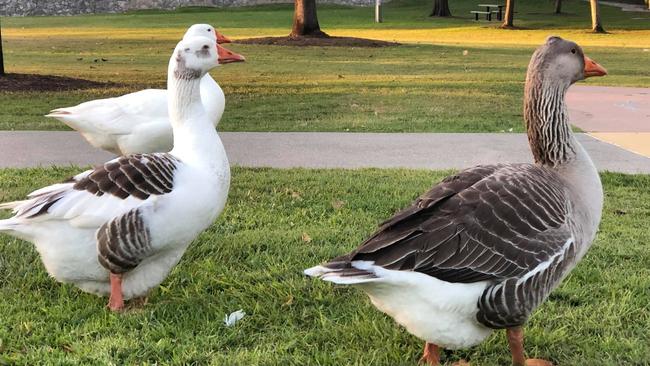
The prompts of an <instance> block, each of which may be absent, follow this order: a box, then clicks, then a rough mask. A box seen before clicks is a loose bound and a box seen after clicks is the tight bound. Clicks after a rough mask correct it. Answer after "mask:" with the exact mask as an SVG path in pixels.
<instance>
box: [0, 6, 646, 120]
mask: <svg viewBox="0 0 650 366" xmlns="http://www.w3.org/2000/svg"><path fill="white" fill-rule="evenodd" d="M430 3H431V2H430V1H424V0H418V1H416V2H413V1H404V0H396V1H393V2H390V3H388V4H387V5H386V6H385V7H386V9H385V19H386V21H385V23H382V24H375V23H373V22H372V8H358V7H342V6H325V5H319V13H318V14H319V20H320V24H321V26H322V28H323V29H324V30H325V31H327V32H329V33H330V34H333V35H344V36H355V37H365V38H374V39H384V40H395V41H398V42H402V43H404V45H402V46H399V47H387V48H372V49H369V48H345V47H344V48H323V47H304V48H299V47H281V46H260V45H242V44H233V45H230V46H229V47H230V48H232V49H233V50H235V51H237V52H240V53H242V54H243V55H245V56H246V57H247V62H246V63H243V64H232V65H226V66H224V67H221V68H218V69H216V70H214V71H213V72H212V74H213V75H214V76H215V78H216V79H217V80H218V81H219V82H220V84H221V86H222V87H223V89H224V91H225V93H226V97H227V108H226V112H225V114H224V117H223V119H222V121H221V125H220V129H221V130H224V131H380V132H381V131H391V132H400V131H404V132H418V131H431V132H510V131H514V132H518V131H522V130H523V122H522V120H521V99H522V94H523V81H524V77H525V70H526V66H527V64H528V61H529V59H530V55H531V53H532V51H533V50H534V48H535V47H536V46H537V45H539V44H540V43H541V42H543V40H544V39H545V38H546V37H547V36H548V35H551V34H555V35H560V36H564V37H567V38H569V39H574V40H576V41H579V42H580V44H582V45H583V46H584V48H585V51H586V52H587V54H589V55H590V56H591V57H592V58H593V59H595V60H597V61H598V62H600V63H601V64H603V65H604V66H605V67H606V68H607V69H608V70H609V72H610V75H608V76H607V77H605V78H597V79H593V80H589V81H587V82H584V83H583V84H585V85H628V86H650V69H649V68H648V67H647V66H648V64H650V15H648V14H647V13H625V12H622V11H620V10H619V9H618V8H614V7H609V6H602V17H603V23H604V25H605V27H606V29H608V30H609V31H610V33H609V34H605V35H595V34H591V33H589V32H588V31H587V30H588V28H589V26H590V18H589V6H588V4H587V3H585V2H583V1H578V0H565V1H564V5H563V9H564V11H565V13H564V14H562V15H554V14H551V12H552V4H551V3H549V2H546V1H532V0H530V1H520V2H518V3H517V14H516V18H515V24H516V25H519V26H521V27H523V28H524V29H520V30H514V31H509V30H500V29H498V28H497V26H498V22H492V23H488V22H485V21H482V22H479V23H476V22H474V21H473V20H471V15H470V14H469V10H471V9H475V8H476V3H477V2H476V1H474V0H458V1H456V0H455V1H453V2H451V3H450V5H451V7H452V12H453V13H454V15H455V16H454V17H453V18H449V19H440V18H430V17H428V16H427V15H428V13H429V12H430V7H431V4H430ZM292 9H293V6H292V5H291V4H287V5H272V6H260V7H250V8H224V9H213V8H189V9H181V10H179V11H175V12H161V11H143V12H134V13H129V14H110V15H85V16H73V17H23V18H18V17H14V18H3V23H2V26H3V29H2V31H3V42H4V50H5V62H6V68H7V70H8V71H9V72H17V73H38V74H54V75H62V76H71V77H80V78H86V79H91V80H96V81H112V82H115V83H118V84H119V85H117V86H110V87H107V88H99V89H90V90H83V91H67V92H38V91H26V92H2V93H0V104H1V105H2V106H3V107H2V108H0V129H5V130H6V129H53V130H57V129H67V127H65V126H64V125H63V124H61V123H60V122H58V121H56V120H52V119H46V118H44V117H43V115H44V114H46V113H47V112H48V111H49V110H50V109H53V108H56V107H62V106H70V105H75V104H77V103H80V102H83V101H86V100H91V99H97V98H105V97H111V96H117V95H121V94H124V93H127V92H132V91H136V90H139V89H142V88H146V87H164V85H165V78H166V75H165V72H166V65H167V62H168V58H169V55H170V52H171V50H172V49H173V47H174V45H175V44H176V42H177V41H178V40H179V39H180V37H181V36H182V34H183V32H184V31H185V29H186V28H187V27H188V26H189V25H191V24H193V23H200V22H207V23H211V24H213V25H214V26H216V27H217V28H219V29H220V30H221V31H222V32H223V33H224V34H226V35H228V36H230V37H231V38H233V39H238V38H246V37H253V36H268V35H273V36H279V35H286V34H288V33H289V29H290V27H291V19H292ZM102 59H105V60H106V61H103V60H102Z"/></svg>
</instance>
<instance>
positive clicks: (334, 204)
mask: <svg viewBox="0 0 650 366" xmlns="http://www.w3.org/2000/svg"><path fill="white" fill-rule="evenodd" d="M343 206H345V201H341V200H334V201H332V207H334V208H335V209H337V210H338V209H340V208H341V207H343Z"/></svg>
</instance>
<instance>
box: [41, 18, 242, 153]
mask: <svg viewBox="0 0 650 366" xmlns="http://www.w3.org/2000/svg"><path fill="white" fill-rule="evenodd" d="M197 36H203V37H207V38H211V39H213V40H214V41H215V42H217V43H228V42H230V40H229V39H228V38H226V37H225V36H223V35H222V34H221V33H219V32H217V30H216V29H214V28H213V27H212V26H211V25H209V24H194V25H193V26H191V27H190V28H189V29H188V30H187V32H185V35H184V36H183V39H188V38H191V37H197ZM220 51H221V52H230V51H228V50H226V49H225V48H221V49H220ZM237 56H238V57H233V54H230V57H227V58H224V59H223V60H222V64H223V63H228V62H238V61H244V57H242V56H239V55H237ZM167 100H168V97H167V90H165V89H145V90H141V91H138V92H135V93H130V94H126V95H122V96H120V97H115V98H107V99H97V100H91V101H88V102H84V103H81V104H79V105H76V106H74V107H68V108H57V109H54V110H52V111H50V113H49V114H48V115H46V117H52V118H56V119H58V120H59V121H61V122H63V123H65V124H66V125H68V126H69V127H71V128H73V129H75V130H77V131H78V132H79V133H81V135H82V136H83V137H84V138H85V139H86V141H88V143H90V144H91V145H93V146H94V147H97V148H100V149H103V150H107V151H110V152H112V153H115V154H118V155H128V154H136V153H153V152H165V151H169V150H171V148H172V140H173V138H172V126H171V124H170V121H169V114H168V112H167ZM201 100H202V101H203V107H204V108H205V110H206V113H207V115H208V117H209V118H210V120H211V123H212V124H213V125H214V126H216V125H217V124H218V123H219V120H221V116H222V115H223V111H224V108H225V106H226V99H225V97H224V94H223V90H221V87H219V84H217V82H216V81H215V80H214V79H213V78H212V77H211V76H210V74H205V76H204V77H203V78H202V79H201Z"/></svg>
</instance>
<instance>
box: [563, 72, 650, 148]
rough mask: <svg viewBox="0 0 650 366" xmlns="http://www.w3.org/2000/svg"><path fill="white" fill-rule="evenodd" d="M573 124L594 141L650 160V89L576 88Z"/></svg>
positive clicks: (573, 89) (573, 91) (572, 101)
mask: <svg viewBox="0 0 650 366" xmlns="http://www.w3.org/2000/svg"><path fill="white" fill-rule="evenodd" d="M567 104H568V106H569V116H570V118H571V123H573V124H574V125H576V126H578V127H580V128H581V129H582V130H583V131H586V132H588V133H589V134H590V135H591V136H592V137H595V138H597V139H599V140H602V141H606V142H609V143H611V144H614V145H617V146H620V147H622V148H624V149H627V150H630V151H633V152H636V153H638V154H641V155H644V156H646V157H650V89H649V88H625V87H604V86H584V85H575V86H573V87H571V89H569V92H568V94H567Z"/></svg>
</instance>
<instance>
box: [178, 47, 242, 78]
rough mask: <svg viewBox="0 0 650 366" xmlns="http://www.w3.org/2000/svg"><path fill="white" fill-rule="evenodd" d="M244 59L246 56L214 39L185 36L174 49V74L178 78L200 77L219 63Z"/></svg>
mask: <svg viewBox="0 0 650 366" xmlns="http://www.w3.org/2000/svg"><path fill="white" fill-rule="evenodd" d="M244 60H245V58H244V56H241V55H239V54H237V53H234V52H232V51H230V50H228V49H226V48H224V47H223V46H221V45H219V44H217V43H216V42H215V40H214V39H210V38H207V37H203V36H197V37H190V38H184V39H183V40H181V41H180V42H178V45H176V49H175V50H174V57H173V58H172V67H173V75H174V78H176V79H178V80H194V79H199V78H201V77H203V75H205V74H206V73H207V72H208V71H210V69H212V68H214V67H216V66H218V65H219V64H224V63H229V62H239V61H244Z"/></svg>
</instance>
